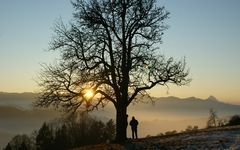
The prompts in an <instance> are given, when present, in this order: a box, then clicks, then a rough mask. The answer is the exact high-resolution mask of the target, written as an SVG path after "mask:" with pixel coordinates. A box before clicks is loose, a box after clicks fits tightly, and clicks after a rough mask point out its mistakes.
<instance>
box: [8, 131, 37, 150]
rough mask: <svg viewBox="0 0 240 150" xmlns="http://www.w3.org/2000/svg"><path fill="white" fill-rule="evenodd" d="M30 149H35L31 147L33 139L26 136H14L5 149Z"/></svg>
mask: <svg viewBox="0 0 240 150" xmlns="http://www.w3.org/2000/svg"><path fill="white" fill-rule="evenodd" d="M28 149H34V147H32V145H31V139H30V138H29V136H27V135H25V134H23V135H16V136H14V137H13V138H12V139H11V140H10V142H9V143H8V144H7V146H6V148H5V150H28Z"/></svg>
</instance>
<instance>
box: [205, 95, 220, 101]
mask: <svg viewBox="0 0 240 150" xmlns="http://www.w3.org/2000/svg"><path fill="white" fill-rule="evenodd" d="M207 100H211V101H218V99H217V98H216V97H215V96H212V95H210V96H209V97H208V98H207Z"/></svg>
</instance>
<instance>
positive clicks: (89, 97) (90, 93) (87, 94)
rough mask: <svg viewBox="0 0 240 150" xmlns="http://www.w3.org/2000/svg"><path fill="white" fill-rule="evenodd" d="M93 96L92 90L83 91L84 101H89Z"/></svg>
mask: <svg viewBox="0 0 240 150" xmlns="http://www.w3.org/2000/svg"><path fill="white" fill-rule="evenodd" d="M93 96H94V92H93V90H91V89H87V90H85V94H84V97H85V98H86V99H91V98H92V97H93Z"/></svg>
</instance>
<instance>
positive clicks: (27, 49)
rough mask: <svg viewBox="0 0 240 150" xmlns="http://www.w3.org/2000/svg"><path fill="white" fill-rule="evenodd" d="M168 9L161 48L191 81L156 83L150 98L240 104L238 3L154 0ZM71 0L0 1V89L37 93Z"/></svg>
mask: <svg viewBox="0 0 240 150" xmlns="http://www.w3.org/2000/svg"><path fill="white" fill-rule="evenodd" d="M157 3H158V4H159V5H162V6H165V8H166V9H167V10H168V11H169V12H170V18H169V19H168V20H167V21H166V23H167V24H168V25H169V29H168V30H166V31H165V33H164V36H163V44H161V48H160V52H161V53H162V54H164V55H166V57H171V56H173V57H174V58H175V59H176V60H181V59H182V58H184V57H185V58H186V61H187V65H188V67H189V69H190V77H191V78H192V82H191V83H190V84H189V85H187V86H182V87H177V86H174V85H169V87H155V88H154V89H152V90H151V91H150V93H151V95H152V96H156V97H161V96H178V97H191V96H194V97H199V98H207V97H208V96H209V95H214V96H215V97H216V98H217V99H220V100H221V101H225V102H228V103H236V104H240V92H239V89H240V78H239V77H240V67H239V65H240V59H239V57H240V49H239V48H240V28H239V27H240V9H239V7H240V1H239V0H181V1H180V0H157ZM72 12H73V8H72V6H71V3H70V1H69V0H50V1H49V0H41V1H39V0H0V91H2V92H38V86H37V84H36V79H37V76H38V74H39V72H40V70H41V64H42V63H47V64H49V63H53V62H55V61H56V60H57V59H58V57H57V56H58V55H57V54H56V53H54V52H48V51H47V49H48V47H49V42H50V40H51V36H52V35H53V26H54V23H55V22H56V21H57V20H58V19H59V18H62V20H63V21H64V22H65V23H68V22H69V21H70V20H71V18H72Z"/></svg>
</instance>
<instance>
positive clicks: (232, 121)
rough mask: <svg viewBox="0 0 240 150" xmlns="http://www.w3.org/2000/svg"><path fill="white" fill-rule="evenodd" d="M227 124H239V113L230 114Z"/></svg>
mask: <svg viewBox="0 0 240 150" xmlns="http://www.w3.org/2000/svg"><path fill="white" fill-rule="evenodd" d="M228 125H229V126H234V125H240V116H239V115H234V116H232V117H231V118H230V120H229V122H228Z"/></svg>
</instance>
